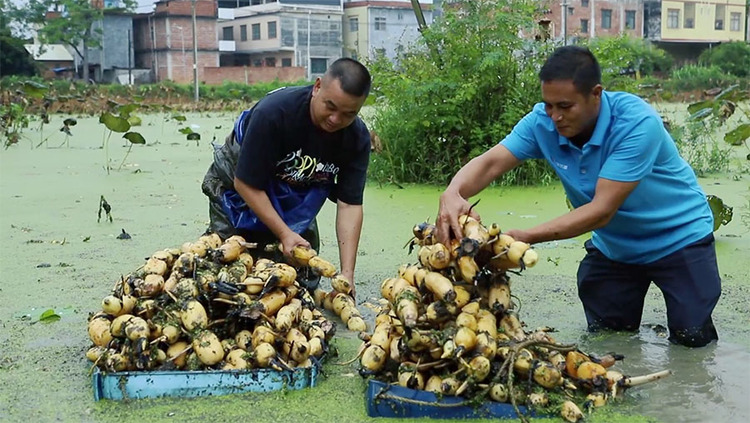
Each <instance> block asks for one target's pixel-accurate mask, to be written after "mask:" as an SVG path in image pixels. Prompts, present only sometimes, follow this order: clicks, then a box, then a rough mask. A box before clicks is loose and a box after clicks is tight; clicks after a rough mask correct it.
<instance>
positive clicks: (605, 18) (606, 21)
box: [602, 9, 612, 29]
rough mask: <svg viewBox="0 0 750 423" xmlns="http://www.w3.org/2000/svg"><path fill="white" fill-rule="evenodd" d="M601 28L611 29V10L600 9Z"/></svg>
mask: <svg viewBox="0 0 750 423" xmlns="http://www.w3.org/2000/svg"><path fill="white" fill-rule="evenodd" d="M602 28H604V29H609V28H612V9H602Z"/></svg>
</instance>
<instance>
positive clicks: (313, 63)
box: [310, 57, 328, 73]
mask: <svg viewBox="0 0 750 423" xmlns="http://www.w3.org/2000/svg"><path fill="white" fill-rule="evenodd" d="M327 68H328V59H319V58H315V57H313V58H311V59H310V73H325V72H326V69H327Z"/></svg>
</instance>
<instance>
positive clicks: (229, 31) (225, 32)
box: [221, 26, 234, 41]
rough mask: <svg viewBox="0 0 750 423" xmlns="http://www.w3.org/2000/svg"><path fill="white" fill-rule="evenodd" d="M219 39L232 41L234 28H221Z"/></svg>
mask: <svg viewBox="0 0 750 423" xmlns="http://www.w3.org/2000/svg"><path fill="white" fill-rule="evenodd" d="M221 39H222V40H224V41H234V28H232V27H231V26H225V27H224V28H221Z"/></svg>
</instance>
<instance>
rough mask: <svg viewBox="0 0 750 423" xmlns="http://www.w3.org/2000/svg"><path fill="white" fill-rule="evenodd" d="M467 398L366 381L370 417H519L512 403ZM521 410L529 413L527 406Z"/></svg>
mask: <svg viewBox="0 0 750 423" xmlns="http://www.w3.org/2000/svg"><path fill="white" fill-rule="evenodd" d="M464 401H465V399H464V398H461V397H455V396H443V397H442V398H438V397H437V396H436V395H435V394H433V393H432V392H427V391H420V390H416V389H409V388H404V387H401V386H398V385H389V384H387V383H383V382H380V381H377V380H373V379H370V381H369V383H368V385H367V415H368V416H370V417H405V418H417V417H429V418H435V419H478V418H479V419H487V418H500V419H516V418H518V415H517V414H516V410H515V409H514V408H513V405H511V404H505V403H497V402H489V401H488V402H485V403H483V404H482V405H481V406H478V407H473V406H469V405H464V404H463V403H464ZM518 409H519V411H520V412H521V413H523V414H525V415H527V416H532V417H533V416H535V414H534V413H533V412H532V413H531V414H526V413H528V410H527V409H526V407H523V406H519V407H518Z"/></svg>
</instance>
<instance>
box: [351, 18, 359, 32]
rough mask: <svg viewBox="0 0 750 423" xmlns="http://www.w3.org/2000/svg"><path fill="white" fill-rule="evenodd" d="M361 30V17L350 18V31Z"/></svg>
mask: <svg viewBox="0 0 750 423" xmlns="http://www.w3.org/2000/svg"><path fill="white" fill-rule="evenodd" d="M357 31H359V18H349V32H357Z"/></svg>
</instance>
